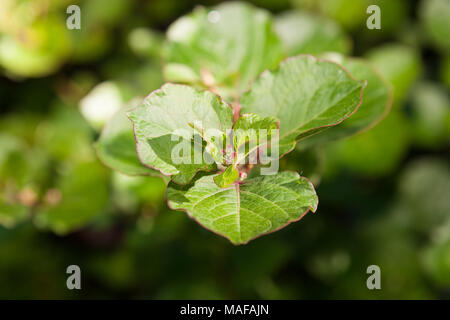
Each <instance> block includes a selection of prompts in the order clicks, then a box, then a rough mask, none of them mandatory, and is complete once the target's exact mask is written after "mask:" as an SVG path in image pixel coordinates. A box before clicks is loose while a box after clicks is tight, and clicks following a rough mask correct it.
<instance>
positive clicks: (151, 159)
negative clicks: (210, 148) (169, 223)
mask: <svg viewBox="0 0 450 320" xmlns="http://www.w3.org/2000/svg"><path fill="white" fill-rule="evenodd" d="M128 116H129V118H130V119H131V121H132V122H133V125H134V133H135V137H136V142H137V152H138V156H139V159H140V161H141V162H142V163H143V164H144V165H146V166H148V167H152V168H155V169H157V170H159V171H160V172H161V173H162V174H164V175H170V176H172V179H173V181H175V182H177V183H181V184H185V183H188V182H189V181H190V180H191V179H192V178H193V177H194V175H195V173H196V172H197V171H199V170H206V171H208V170H211V169H213V168H214V166H215V164H214V161H213V159H210V158H208V157H207V156H208V154H206V156H205V155H204V149H205V148H204V146H203V142H204V140H202V138H203V136H201V135H202V132H203V131H202V129H201V128H204V129H205V130H216V131H217V132H219V133H221V134H224V133H225V132H227V130H229V129H231V127H232V123H233V120H232V118H233V114H232V110H231V108H230V106H229V105H227V104H226V103H224V102H223V101H221V100H220V98H219V97H218V96H216V95H215V94H213V93H211V92H209V91H203V92H201V91H197V90H195V89H193V88H191V87H189V86H185V85H177V84H166V85H164V86H162V87H161V89H159V90H156V91H154V92H152V93H151V94H150V95H149V96H148V97H147V98H146V99H145V100H144V101H143V103H142V104H141V105H139V106H138V107H137V108H135V109H133V110H131V111H130V112H129V113H128ZM214 149H215V150H217V149H218V147H217V146H215V148H214ZM209 156H211V155H209ZM210 160H211V161H210Z"/></svg>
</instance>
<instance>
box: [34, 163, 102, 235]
mask: <svg viewBox="0 0 450 320" xmlns="http://www.w3.org/2000/svg"><path fill="white" fill-rule="evenodd" d="M51 194H52V196H48V197H47V198H48V200H46V201H44V203H43V204H42V205H40V206H39V207H38V208H37V212H36V215H35V216H34V218H35V222H36V224H37V225H38V226H39V227H42V228H46V229H51V230H53V231H54V232H56V233H58V234H66V233H68V232H70V231H72V230H75V229H78V228H81V227H83V226H84V225H85V224H87V223H89V222H91V221H92V220H93V219H94V218H95V217H96V216H97V215H99V214H101V213H102V212H103V211H104V210H106V207H107V205H108V198H109V196H108V171H107V170H106V169H105V168H104V167H102V166H101V165H100V163H98V162H96V161H95V162H94V161H87V162H80V163H66V164H64V165H63V167H62V168H60V174H59V175H58V176H57V178H56V183H55V185H54V187H53V188H52V191H51Z"/></svg>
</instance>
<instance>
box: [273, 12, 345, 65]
mask: <svg viewBox="0 0 450 320" xmlns="http://www.w3.org/2000/svg"><path fill="white" fill-rule="evenodd" d="M275 28H276V30H277V33H278V36H279V37H280V39H281V40H282V42H283V45H284V48H285V51H286V53H287V55H288V56H294V55H297V54H301V53H309V54H319V53H322V52H341V53H344V54H347V53H349V52H350V48H351V41H350V38H349V37H348V36H347V35H346V34H345V33H344V32H343V31H342V30H341V28H340V26H339V25H338V24H336V23H335V22H333V21H332V20H329V19H327V18H324V17H321V16H318V15H314V14H311V13H308V12H303V11H289V12H286V13H283V14H281V15H279V16H277V17H276V20H275Z"/></svg>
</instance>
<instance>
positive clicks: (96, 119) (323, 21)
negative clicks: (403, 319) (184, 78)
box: [0, 0, 450, 299]
mask: <svg viewBox="0 0 450 320" xmlns="http://www.w3.org/2000/svg"><path fill="white" fill-rule="evenodd" d="M69 2H70V3H69ZM217 3H218V1H213V0H209V1H200V4H203V5H207V6H210V5H215V4H217ZM253 3H254V4H255V5H257V6H259V7H262V8H266V9H267V10H269V11H271V12H272V14H273V15H274V17H275V25H276V29H277V32H279V35H280V37H281V39H285V40H284V42H283V45H284V47H285V49H286V50H287V51H288V52H289V55H292V54H297V53H311V54H316V55H318V54H324V53H325V52H328V51H336V52H339V53H342V54H345V55H349V56H362V57H366V58H367V60H368V61H369V63H371V65H372V67H373V68H375V70H376V71H377V72H378V73H379V74H380V75H381V76H382V77H384V79H385V80H386V81H388V82H389V83H390V84H391V85H392V87H393V89H394V104H393V107H392V111H391V113H390V114H389V115H388V116H387V117H386V118H384V119H383V120H381V121H380V122H379V123H378V124H377V125H376V126H375V127H374V128H372V129H370V130H368V131H365V132H361V133H358V134H356V135H354V136H352V137H348V138H345V139H343V140H340V141H337V142H333V143H329V144H325V145H320V146H318V147H313V148H305V149H301V150H300V149H298V150H296V151H295V152H293V153H291V154H289V155H287V156H286V157H284V158H283V159H282V162H284V165H286V166H287V167H288V168H290V169H292V170H297V171H299V172H301V173H302V175H305V176H308V177H311V178H312V180H313V182H314V184H315V185H316V187H317V192H318V194H319V195H320V204H319V208H318V211H317V213H315V214H312V215H308V216H306V217H305V218H304V219H303V220H302V223H297V224H293V225H291V226H289V227H287V228H286V229H285V230H283V231H282V232H278V233H275V234H272V235H269V236H266V237H264V238H261V239H258V240H256V241H254V242H251V243H249V244H248V245H246V246H242V247H234V246H232V245H231V244H229V243H228V242H227V241H226V240H225V239H222V238H220V237H217V236H216V235H214V234H212V233H210V232H208V231H206V230H203V229H201V228H199V227H198V225H197V224H196V223H195V222H194V221H192V220H190V219H188V218H187V217H186V215H185V214H184V213H182V212H173V211H170V210H169V209H168V208H167V205H166V203H165V199H164V190H165V187H166V186H165V183H164V182H163V180H162V179H160V178H157V177H151V176H149V177H132V176H125V175H123V174H121V173H118V172H113V171H111V170H110V169H108V167H107V166H105V165H104V164H102V163H101V162H100V161H99V160H98V157H97V155H96V152H95V149H94V144H95V141H97V140H98V137H99V136H100V134H101V130H102V128H103V127H104V125H105V123H106V122H107V121H108V120H109V119H110V118H111V116H112V115H113V114H114V112H115V111H117V110H119V109H120V108H123V107H128V106H132V105H133V101H134V100H133V98H136V97H140V98H143V96H144V95H146V94H148V93H149V92H150V91H152V90H154V89H156V88H158V87H159V86H160V85H161V84H162V83H163V82H164V79H163V70H162V69H163V68H162V66H163V64H164V62H165V61H166V60H167V51H166V49H167V47H166V46H165V44H164V32H165V31H166V30H167V27H168V26H169V25H170V24H171V23H172V22H173V21H175V20H176V19H177V18H179V17H180V16H182V15H184V14H187V13H189V12H190V11H191V10H192V9H193V8H194V7H195V6H196V5H197V4H199V3H198V2H194V1H175V0H155V1H149V2H143V1H132V0H121V1H106V0H80V1H66V0H59V1H49V0H33V1H31V0H2V1H1V2H0V72H1V74H2V75H1V77H0V101H1V103H0V298H4V299H11V298H25V299H28V298H44V299H45V298H74V299H76V298H159V299H168V298H177V299H202V298H203V299H204V298H210V299H215V298H217V299H220V298H235V299H240V298H261V299H283V298H284V299H307V298H341V299H346V298H359V299H413V298H423V299H429V298H449V297H450V199H449V197H448V194H449V190H450V165H449V159H450V148H449V147H450V104H449V95H448V92H449V91H448V90H449V88H450V51H449V45H448V41H449V39H450V37H449V36H448V32H449V30H450V29H449V27H448V23H449V21H450V20H449V19H448V17H449V15H450V8H449V5H448V4H449V2H448V1H446V0H428V1H427V0H422V1H406V0H396V1H393V0H386V1H384V0H379V1H377V0H374V1H367V0H352V1H345V2H344V1H336V0H333V1H331V0H320V1H309V0H293V1H275V0H258V1H253ZM69 4H78V5H79V6H80V8H81V12H82V17H81V21H82V22H81V23H82V29H81V30H68V29H67V28H66V26H65V19H66V17H67V14H66V8H67V6H68V5H69ZM369 4H377V5H379V6H380V8H381V17H382V21H381V26H382V28H381V30H368V29H367V28H366V25H365V21H366V18H367V16H368V15H367V13H366V8H367V6H368V5H369ZM288 33H290V35H289V34H288ZM286 39H287V40H286ZM289 39H294V40H295V41H294V40H293V42H289ZM291 45H292V46H291ZM165 71H167V70H165ZM169 71H170V70H169ZM175 71H176V74H179V71H180V70H175ZM166 75H167V74H166ZM183 75H185V74H183ZM190 75H191V76H192V74H190ZM188 76H189V74H188ZM104 101H107V103H101V102H104ZM105 106H106V107H105ZM108 106H110V108H112V109H114V110H111V109H109V108H108ZM119 120H120V119H119ZM114 134H121V131H120V130H118V131H116V132H114ZM129 138H130V137H126V136H125V137H124V139H129ZM134 160H135V159H134ZM71 264H77V265H79V266H80V267H81V269H82V279H83V280H82V287H83V289H82V290H81V291H70V290H67V288H66V284H65V283H66V276H67V275H66V273H65V270H66V268H67V266H68V265H71ZM371 264H376V265H379V266H380V268H381V274H382V290H379V291H376V290H375V291H371V290H368V289H367V288H366V279H367V276H368V275H367V274H366V268H367V266H369V265H371Z"/></svg>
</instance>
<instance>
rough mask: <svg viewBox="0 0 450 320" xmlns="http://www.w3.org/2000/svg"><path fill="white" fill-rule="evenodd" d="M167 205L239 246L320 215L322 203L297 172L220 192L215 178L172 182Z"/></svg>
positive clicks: (265, 177)
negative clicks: (290, 224) (315, 214)
mask: <svg viewBox="0 0 450 320" xmlns="http://www.w3.org/2000/svg"><path fill="white" fill-rule="evenodd" d="M167 199H168V204H169V206H170V207H171V208H172V209H182V210H185V211H187V213H188V214H189V216H190V217H192V218H194V219H195V220H196V221H197V222H198V223H200V224H201V225H202V226H204V227H205V228H207V229H209V230H211V231H213V232H215V233H217V234H219V235H221V236H224V237H225V238H227V239H229V240H230V241H231V242H232V243H234V244H245V243H247V242H248V241H250V240H252V239H254V238H256V237H258V236H261V235H264V234H267V233H270V232H272V231H276V230H278V229H280V228H282V227H284V226H286V225H287V224H289V223H291V222H294V221H298V220H300V218H302V217H303V216H304V215H305V214H306V213H307V212H308V211H309V210H311V211H313V212H314V211H316V209H317V204H318V199H317V195H316V192H315V190H314V187H313V186H312V184H311V183H310V182H309V181H308V180H307V179H306V178H303V177H300V176H299V175H298V174H297V173H296V172H281V173H278V174H276V175H271V176H259V177H256V178H252V179H248V180H245V182H243V183H240V184H234V185H232V186H229V187H227V188H220V187H218V186H217V185H216V184H215V183H214V175H206V176H202V177H200V178H199V179H197V180H196V181H195V182H192V183H191V184H190V185H185V186H179V185H176V184H174V183H170V184H169V186H168V189H167Z"/></svg>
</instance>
